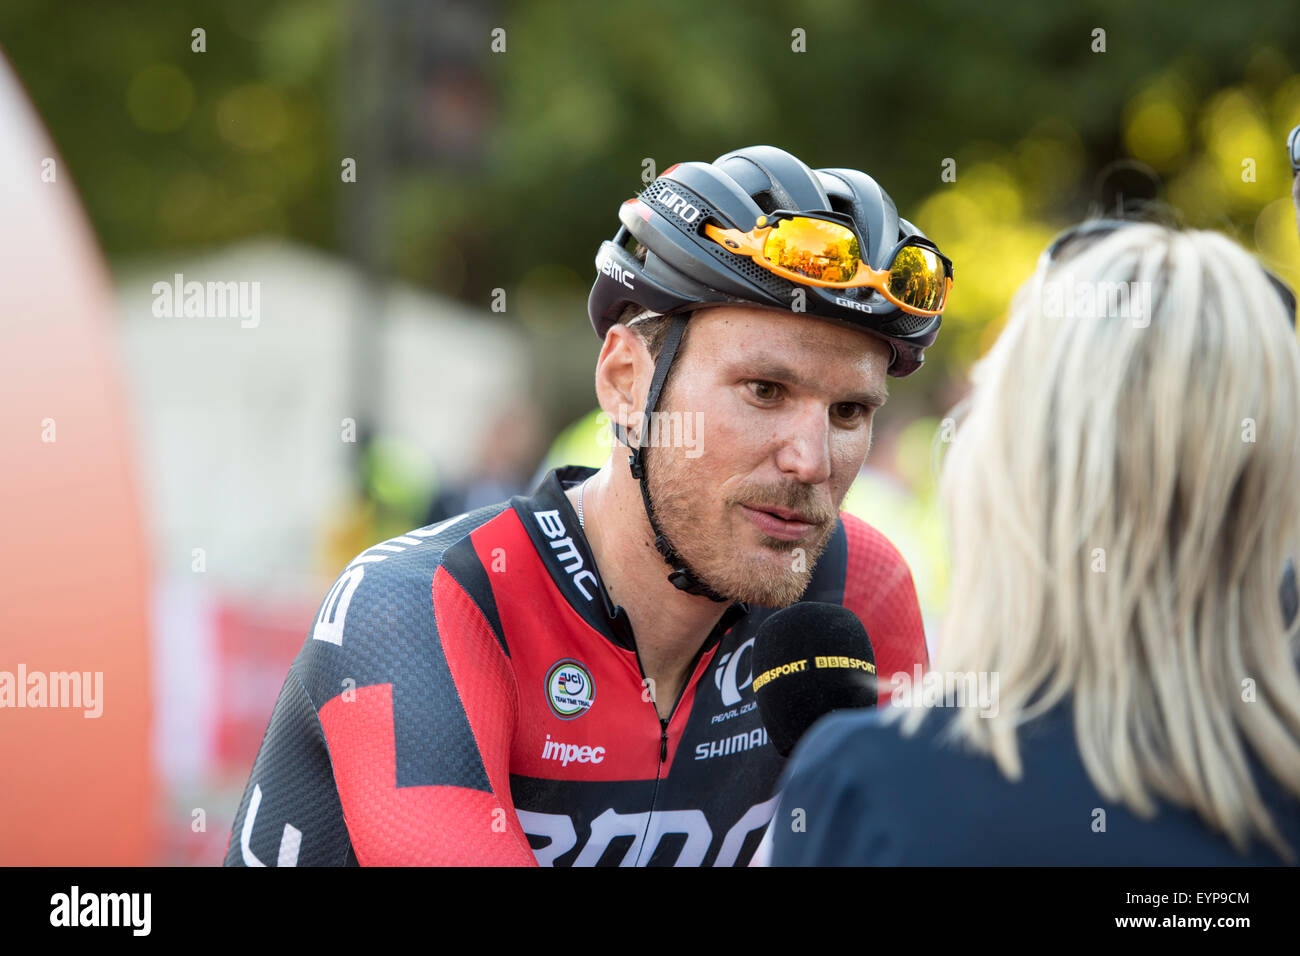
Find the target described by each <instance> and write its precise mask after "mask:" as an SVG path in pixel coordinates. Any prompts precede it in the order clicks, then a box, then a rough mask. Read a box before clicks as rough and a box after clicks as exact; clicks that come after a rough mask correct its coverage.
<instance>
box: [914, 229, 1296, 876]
mask: <svg viewBox="0 0 1300 956" xmlns="http://www.w3.org/2000/svg"><path fill="white" fill-rule="evenodd" d="M1079 244H1080V245H1083V243H1079ZM1116 283H1123V284H1125V285H1124V288H1126V289H1127V298H1128V302H1129V308H1128V310H1127V311H1128V312H1129V313H1130V314H1128V315H1116V314H1114V313H1115V311H1116V309H1115V308H1114V307H1113V306H1114V305H1115V304H1116V303H1117V301H1118V297H1117V296H1116V295H1115V294H1114V291H1113V290H1114V289H1116V288H1119V287H1118V286H1116V285H1115V284H1116ZM1133 283H1136V285H1132V284H1133ZM1088 289H1091V290H1092V292H1093V295H1092V296H1091V300H1092V301H1091V302H1089V301H1088V299H1089V296H1088V295H1087V294H1086V293H1087V290H1088ZM1134 295H1136V296H1137V301H1136V303H1135V302H1134V301H1133V298H1132V297H1133V296H1134ZM1148 304H1149V310H1147V311H1146V315H1145V316H1143V315H1142V312H1143V311H1144V309H1145V306H1146V305H1148ZM1120 311H1124V310H1123V309H1121V310H1120ZM1108 313H1109V314H1108ZM1298 409H1300V348H1297V344H1296V340H1295V333H1294V331H1293V330H1292V328H1291V327H1290V325H1289V324H1288V322H1287V319H1286V316H1285V315H1284V312H1283V309H1282V307H1281V305H1280V301H1279V298H1278V295H1277V293H1276V291H1275V290H1274V289H1273V288H1272V286H1271V285H1270V284H1269V281H1268V279H1267V278H1266V277H1265V275H1264V274H1263V272H1262V270H1261V269H1260V267H1259V265H1258V264H1257V263H1256V262H1255V260H1254V259H1253V258H1252V257H1251V256H1250V255H1249V254H1248V253H1246V252H1245V251H1244V250H1243V249H1241V248H1240V247H1239V246H1238V245H1236V244H1235V243H1234V242H1232V241H1230V240H1229V239H1227V238H1226V237H1224V236H1221V235H1218V234H1215V233H1211V232H1191V231H1189V232H1179V231H1175V230H1171V229H1168V228H1165V227H1162V226H1156V225H1150V224H1131V225H1127V226H1125V227H1123V228H1121V229H1118V230H1117V231H1115V232H1114V233H1113V234H1110V235H1108V236H1105V237H1101V238H1097V239H1094V240H1092V241H1091V242H1090V243H1089V244H1088V245H1087V246H1086V247H1084V248H1083V249H1082V250H1081V251H1079V252H1077V253H1075V254H1073V255H1071V256H1069V257H1067V258H1063V259H1062V260H1061V261H1058V262H1054V263H1049V262H1047V261H1044V262H1042V263H1040V265H1039V268H1038V270H1037V271H1036V272H1035V274H1034V275H1033V276H1032V277H1031V278H1030V280H1029V281H1028V282H1027V283H1026V284H1025V285H1024V286H1023V287H1022V288H1021V290H1020V292H1019V293H1018V294H1017V297H1016V300H1015V302H1014V303H1013V305H1012V308H1011V312H1010V316H1009V319H1008V323H1007V327H1006V330H1005V331H1004V332H1003V333H1002V335H1001V337H1000V338H999V339H998V341H997V343H996V344H995V345H994V347H993V348H992V350H991V351H990V353H989V354H988V355H987V356H986V357H985V358H984V359H983V360H982V361H981V362H980V363H979V364H978V366H977V368H976V372H975V388H974V390H973V392H972V393H971V395H970V396H969V398H968V399H967V400H966V402H964V403H963V408H962V410H961V411H962V412H963V413H964V420H963V421H962V422H961V424H960V426H959V428H958V430H957V436H956V439H955V442H954V443H953V445H952V447H951V449H950V451H949V453H948V457H947V460H946V462H945V464H944V473H943V477H942V482H941V492H942V497H943V501H944V508H945V511H946V513H947V516H948V521H949V528H950V535H951V541H952V572H951V574H952V578H951V592H950V601H949V607H948V611H947V613H946V615H945V628H944V631H943V634H942V636H941V640H940V642H939V647H938V650H937V653H936V660H935V664H934V667H935V669H936V670H938V671H941V672H944V673H950V672H956V673H979V672H988V673H990V674H994V673H996V674H997V676H998V685H997V686H998V687H999V688H1000V690H1001V694H1000V697H999V700H998V702H997V703H998V706H997V709H996V716H993V717H985V716H981V713H980V711H979V709H978V708H975V707H963V708H959V709H958V710H957V711H956V712H955V715H954V718H953V720H952V723H951V724H950V725H949V727H948V733H949V734H950V735H951V736H952V737H955V738H958V739H962V740H964V741H966V742H967V743H969V744H970V745H972V746H973V747H974V748H976V749H977V750H980V751H982V752H985V753H987V754H989V755H991V756H992V758H993V759H994V760H995V761H996V763H997V765H998V767H999V768H1000V769H1001V771H1002V772H1003V774H1004V775H1005V776H1007V777H1008V778H1009V779H1012V780H1015V779H1018V778H1019V776H1020V773H1021V762H1020V754H1019V749H1018V746H1017V740H1016V728H1017V727H1018V726H1019V725H1020V724H1022V723H1024V722H1026V721H1028V720H1031V719H1032V718H1034V717H1036V716H1038V715H1040V714H1042V713H1045V712H1046V711H1048V710H1049V709H1051V708H1052V707H1053V706H1054V705H1056V704H1057V703H1058V702H1060V701H1062V700H1064V699H1066V698H1067V697H1069V698H1070V701H1071V706H1072V710H1073V717H1074V727H1075V735H1076V740H1077V743H1078V747H1079V752H1080V756H1081V758H1082V761H1083V765H1084V767H1085V768H1086V770H1087V772H1088V775H1089V777H1090V778H1091V779H1092V781H1093V783H1094V784H1095V785H1096V787H1097V790H1098V791H1099V792H1100V793H1101V794H1102V795H1103V796H1104V797H1105V798H1106V799H1108V800H1113V801H1120V802H1122V803H1123V804H1125V805H1126V806H1127V807H1129V808H1130V809H1131V810H1132V811H1133V812H1134V813H1136V814H1138V815H1140V816H1143V817H1150V816H1151V815H1153V814H1154V813H1155V810H1156V801H1155V799H1154V797H1155V796H1160V797H1163V798H1165V800H1167V801H1168V802H1170V803H1172V804H1175V805H1179V806H1183V807H1188V808H1191V809H1193V810H1194V811H1195V812H1196V813H1197V814H1199V815H1200V817H1201V818H1202V819H1203V820H1204V821H1205V822H1206V823H1207V824H1208V825H1209V826H1210V827H1212V828H1213V829H1215V830H1218V831H1221V832H1223V833H1225V834H1226V835H1227V836H1228V838H1229V839H1230V840H1231V842H1232V844H1233V845H1234V846H1235V847H1236V848H1237V849H1238V851H1240V852H1245V850H1246V848H1247V847H1248V845H1249V842H1250V839H1251V838H1252V836H1259V837H1262V838H1263V839H1264V840H1266V841H1267V842H1268V843H1269V844H1270V845H1272V846H1273V847H1274V848H1275V849H1276V850H1277V851H1278V852H1279V854H1281V855H1282V857H1283V858H1284V859H1286V860H1288V861H1290V860H1292V859H1294V857H1293V854H1292V852H1291V849H1290V847H1289V846H1288V845H1287V844H1286V842H1285V841H1284V840H1283V838H1282V837H1281V835H1280V833H1279V831H1278V830H1277V828H1276V826H1275V825H1274V822H1273V820H1272V818H1271V816H1270V815H1269V813H1268V812H1267V810H1266V808H1265V805H1264V802H1263V801H1262V800H1261V798H1260V795H1259V792H1258V790H1257V789H1256V785H1255V782H1254V780H1253V778H1252V776H1251V773H1250V768H1249V765H1248V762H1247V760H1248V758H1247V747H1249V748H1250V750H1253V751H1254V753H1255V754H1256V755H1257V757H1258V759H1259V760H1260V761H1261V763H1262V765H1263V767H1264V768H1266V770H1267V771H1268V772H1269V773H1271V774H1272V776H1273V777H1274V778H1276V780H1278V781H1280V782H1281V783H1282V785H1283V786H1284V788H1285V790H1286V791H1289V793H1290V794H1291V795H1293V796H1300V678H1298V677H1297V662H1296V655H1295V642H1296V628H1295V625H1294V624H1293V625H1292V626H1291V627H1290V629H1289V630H1288V628H1287V626H1286V624H1285V623H1284V621H1283V617H1282V611H1281V606H1280V601H1279V584H1280V582H1281V580H1282V575H1283V569H1284V565H1285V561H1286V559H1287V557H1288V556H1289V555H1294V554H1295V549H1296V546H1297V544H1300V419H1298V418H1297V410H1298ZM1252 689H1253V692H1252ZM923 716H924V712H923V711H921V710H919V709H918V710H913V711H909V712H908V713H907V714H906V715H905V716H903V717H902V718H901V719H902V721H903V725H904V731H905V732H907V733H910V732H913V731H915V729H916V727H917V725H918V724H919V723H920V721H921V719H922V717H923Z"/></svg>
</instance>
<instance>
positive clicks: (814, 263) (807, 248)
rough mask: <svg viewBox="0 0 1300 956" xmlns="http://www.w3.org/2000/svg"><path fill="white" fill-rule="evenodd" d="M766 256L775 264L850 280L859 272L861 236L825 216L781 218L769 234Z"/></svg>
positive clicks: (810, 274) (825, 277) (829, 279)
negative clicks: (828, 220) (817, 217)
mask: <svg viewBox="0 0 1300 956" xmlns="http://www.w3.org/2000/svg"><path fill="white" fill-rule="evenodd" d="M763 257H764V258H765V259H767V261H768V262H770V263H771V264H772V265H774V266H780V267H781V268H782V269H788V270H789V271H790V272H795V273H798V274H799V275H801V276H807V277H808V278H809V279H820V280H821V281H823V282H848V281H849V280H850V279H852V278H853V277H854V276H855V275H856V274H857V272H858V262H859V261H860V258H859V257H860V253H859V252H858V237H857V236H855V235H854V234H853V230H852V229H848V228H846V227H845V226H841V225H839V224H838V223H834V222H827V221H826V220H824V219H808V218H806V217H803V216H796V217H794V218H793V219H782V220H781V221H780V222H778V223H777V225H776V228H775V229H773V230H772V231H771V232H769V233H768V234H767V240H766V241H765V242H764V243H763Z"/></svg>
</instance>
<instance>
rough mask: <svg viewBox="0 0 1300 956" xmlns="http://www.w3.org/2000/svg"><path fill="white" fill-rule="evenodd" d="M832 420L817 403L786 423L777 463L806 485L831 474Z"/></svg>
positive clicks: (819, 482)
mask: <svg viewBox="0 0 1300 956" xmlns="http://www.w3.org/2000/svg"><path fill="white" fill-rule="evenodd" d="M830 427H831V426H830V419H829V417H828V413H827V411H826V408H825V407H823V406H818V405H815V404H810V405H809V406H808V407H806V408H804V409H801V410H800V412H799V413H798V414H797V415H794V416H792V417H791V418H790V419H789V420H788V423H787V430H786V432H785V434H784V435H783V436H782V441H781V446H780V448H778V449H777V453H776V465H777V467H778V468H779V469H781V471H782V472H783V473H785V474H788V475H790V476H791V477H792V478H795V479H797V480H799V481H801V482H803V483H804V484H806V485H819V484H822V483H823V482H826V481H829V480H830V477H831V449H830Z"/></svg>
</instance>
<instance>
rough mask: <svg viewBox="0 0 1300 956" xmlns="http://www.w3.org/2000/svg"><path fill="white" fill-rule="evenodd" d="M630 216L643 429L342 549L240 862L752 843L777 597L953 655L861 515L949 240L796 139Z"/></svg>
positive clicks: (623, 297)
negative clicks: (797, 145) (521, 492)
mask: <svg viewBox="0 0 1300 956" xmlns="http://www.w3.org/2000/svg"><path fill="white" fill-rule="evenodd" d="M805 213H806V214H808V215H802V214H805ZM796 214H799V215H796ZM620 220H621V222H622V228H620V229H619V231H618V233H617V235H616V236H615V237H614V239H613V240H612V241H609V242H606V243H604V244H603V246H602V247H601V251H600V254H599V256H598V257H597V269H598V276H597V279H596V283H595V286H594V287H593V289H592V293H591V299H590V303H589V312H590V316H591V319H592V322H593V324H594V326H595V328H596V331H597V333H598V334H599V335H600V336H602V337H603V340H604V345H603V348H602V349H601V352H600V357H599V359H598V361H597V368H596V391H597V395H598V398H599V400H600V404H601V406H602V408H603V409H604V410H605V412H606V413H607V414H608V415H609V416H610V418H611V420H612V421H613V423H614V424H615V429H616V431H617V432H618V434H619V436H620V438H621V439H623V440H625V441H626V442H627V443H628V448H629V450H630V451H631V454H630V455H629V454H628V453H627V452H626V451H624V452H622V453H620V452H619V451H617V450H616V451H615V452H614V453H613V454H612V455H611V456H610V458H609V460H608V461H607V462H606V463H605V465H604V467H603V468H601V469H599V470H596V469H591V468H579V467H563V468H557V469H556V470H554V471H552V472H551V473H550V474H548V475H547V477H546V479H545V480H544V481H543V482H542V483H541V484H540V485H539V486H538V488H537V489H536V491H535V492H534V494H533V495H532V496H530V497H523V496H519V497H515V498H513V499H511V500H510V501H509V502H503V503H501V504H497V505H492V506H489V507H484V508H480V509H478V510H476V511H473V512H470V513H468V514H464V515H460V516H457V517H455V518H451V519H448V520H447V521H443V522H441V523H439V524H436V525H432V526H429V527H425V528H420V529H417V530H414V531H411V532H409V533H407V534H405V535H402V536H399V537H397V538H394V539H392V540H390V541H387V542H384V543H382V544H378V545H375V546H374V547H372V548H369V549H367V550H366V551H364V552H362V553H361V554H360V555H358V556H357V557H356V558H355V559H354V560H353V561H352V563H351V564H349V565H348V566H347V568H345V569H344V571H343V573H342V574H341V575H340V577H339V579H338V580H337V581H336V582H335V584H334V586H333V588H332V589H331V590H330V592H329V593H328V594H327V595H326V597H325V600H324V602H323V603H322V605H321V609H320V612H319V615H318V618H317V620H316V622H315V625H314V627H313V628H312V630H311V633H310V634H309V635H308V637H307V640H306V641H305V643H304V646H303V649H302V651H301V653H300V654H299V655H298V657H297V658H296V659H295V661H294V662H293V665H292V666H291V668H290V672H289V676H288V679H287V680H286V682H285V685H284V688H283V689H282V691H281V694H280V698H279V700H278V701H277V703H276V707H275V710H274V713H273V714H272V717H271V721H270V725H269V727H268V729H267V733H266V737H265V739H264V740H263V743H262V747H261V750H260V752H259V754H258V757H257V760H256V762H255V763H254V766H253V771H252V774H251V776H250V779H249V782H248V786H247V789H246V791H245V793H244V797H243V799H242V801H241V802H240V806H239V810H238V813H237V815H236V818H235V825H234V829H233V832H232V834H231V841H230V845H229V850H228V853H227V859H226V862H227V864H228V865H240V864H246V865H271V864H278V865H293V864H324V865H343V864H365V865H371V864H404V863H405V864H534V863H541V864H544V865H545V864H558V865H570V864H572V865H593V864H623V865H645V864H676V865H698V864H707V865H734V864H745V863H747V862H749V859H750V858H751V857H752V856H753V853H754V850H755V848H756V846H757V845H758V843H759V840H760V839H761V837H762V834H763V831H764V828H765V827H766V824H767V822H768V820H769V819H770V817H771V814H772V811H773V807H774V805H775V799H774V796H773V793H772V788H773V785H774V783H775V782H776V780H777V779H778V777H779V775H780V772H781V769H782V766H783V764H784V761H783V760H782V758H781V757H780V756H779V755H778V754H777V752H776V750H775V748H774V747H773V746H772V745H771V743H770V742H769V741H768V739H767V734H766V731H765V730H764V728H763V726H762V723H761V720H760V718H759V715H758V712H757V709H756V707H755V704H754V699H753V692H752V690H751V688H750V684H751V682H752V679H753V674H752V660H753V653H752V650H753V640H754V635H755V631H756V629H757V627H758V625H759V624H760V623H761V622H762V620H764V619H765V618H766V617H767V616H768V615H769V614H771V613H772V611H773V609H775V608H779V607H782V606H785V605H788V604H791V603H793V602H795V601H797V600H809V601H828V602H834V603H839V604H843V605H844V606H846V607H848V608H850V609H851V610H853V611H854V612H855V613H856V614H857V615H858V616H859V617H860V618H861V620H862V622H863V624H864V625H865V627H866V629H867V633H868V635H869V637H870V639H871V641H872V644H873V647H874V651H875V656H876V662H877V667H878V670H879V671H880V672H883V673H885V674H889V673H893V672H896V671H906V672H909V673H910V672H911V671H912V669H913V668H914V666H916V665H921V666H924V665H925V664H926V663H927V657H926V650H925V640H924V635H923V632H922V627H921V616H920V611H919V608H918V605H917V598H916V592H915V589H914V588H913V585H912V579H911V575H910V573H909V571H908V568H907V566H906V564H905V563H904V562H903V560H902V558H901V557H900V556H899V554H898V552H897V551H896V550H895V549H894V548H893V546H892V545H891V544H890V543H889V542H888V541H887V540H885V538H884V537H883V536H882V535H880V534H879V533H877V532H876V531H874V530H873V529H872V528H870V527H869V526H867V525H866V524H865V523H863V522H861V521H860V520H858V519H856V518H853V517H852V516H850V515H847V514H840V513H838V511H837V508H838V505H839V503H840V501H841V500H842V498H843V497H844V494H845V492H846V491H847V489H848V487H849V484H850V483H851V482H852V480H853V478H854V476H855V475H856V474H857V473H858V470H859V468H860V467H861V465H862V462H863V459H864V458H865V456H866V454H867V450H868V446H869V444H870V437H871V420H872V415H873V413H874V411H875V409H876V408H878V407H879V406H880V405H881V404H882V403H883V402H884V400H885V377H886V375H887V374H888V375H895V376H901V375H906V374H909V373H910V372H912V371H914V370H915V369H916V368H917V367H918V366H919V365H920V363H921V361H922V359H923V349H924V347H925V346H927V345H929V344H930V343H932V342H933V341H934V338H935V336H936V334H937V332H938V327H939V314H940V313H941V311H942V308H943V305H944V303H945V301H946V296H947V292H948V289H949V287H950V286H951V276H952V268H951V263H949V262H948V260H947V259H946V258H944V257H943V256H942V255H940V254H939V253H938V251H937V249H935V248H934V246H933V244H932V243H930V242H929V240H928V239H926V238H925V237H924V236H923V235H922V234H921V233H920V231H919V230H917V229H916V228H915V227H914V226H912V225H911V224H910V223H908V222H907V221H906V220H903V219H900V218H899V217H898V215H897V212H896V210H895V207H894V204H893V202H892V200H890V198H889V196H888V195H887V194H886V193H885V192H884V191H883V190H882V189H881V188H880V187H879V186H878V185H877V184H876V183H875V182H874V181H873V180H872V179H871V178H870V177H868V176H867V175H865V174H864V173H861V172H858V171H856V170H848V169H825V170H817V171H814V170H811V169H809V168H808V167H807V166H805V165H804V164H803V163H802V162H800V161H799V160H798V159H796V158H795V157H793V156H791V155H790V154H788V153H786V152H784V151H782V150H779V149H776V148H774V147H771V146H754V147H749V148H746V149H741V150H737V151H734V152H732V153H728V154H726V155H724V156H722V157H720V158H719V159H717V160H716V161H715V162H714V163H712V164H709V163H683V164H678V165H676V166H673V167H672V168H670V169H668V170H666V171H665V172H664V174H663V175H662V176H660V177H659V178H658V179H656V180H655V181H654V182H653V183H651V184H650V186H649V187H648V188H647V189H646V190H645V192H644V193H643V194H642V195H641V196H639V197H638V198H636V199H631V200H628V201H627V202H626V203H624V204H623V206H622V208H621V210H620ZM768 240H771V241H768ZM629 247H631V248H629ZM814 273H815V274H814ZM818 275H821V276H835V279H833V280H831V279H826V278H821V279H818V278H817V276H818ZM845 276H848V277H849V278H847V279H845V278H844V277H845ZM688 318H689V323H688V321H687V320H688ZM688 328H689V332H690V334H689V335H686V331H687V329H688ZM863 333H866V334H863ZM670 370H671V371H672V372H673V375H672V376H671V378H670V377H669V372H670ZM642 410H644V411H642ZM665 564H666V565H667V568H665ZM666 571H667V573H665V572H666ZM886 699H887V697H886Z"/></svg>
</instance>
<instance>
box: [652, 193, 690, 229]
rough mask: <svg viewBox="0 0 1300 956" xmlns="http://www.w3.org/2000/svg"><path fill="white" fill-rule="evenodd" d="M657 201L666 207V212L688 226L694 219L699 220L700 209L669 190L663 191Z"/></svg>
mask: <svg viewBox="0 0 1300 956" xmlns="http://www.w3.org/2000/svg"><path fill="white" fill-rule="evenodd" d="M659 201H660V202H661V203H663V204H664V205H665V206H667V207H668V211H669V212H671V213H673V214H674V215H675V216H677V218H679V219H681V221H682V222H684V223H686V224H687V225H690V224H691V223H693V222H694V221H695V220H696V219H699V218H700V208H699V207H698V206H692V205H691V204H690V203H688V202H687V201H686V200H685V199H683V198H682V197H681V196H679V195H677V194H676V193H675V192H673V191H672V190H671V189H665V190H664V192H663V195H662V196H660V197H659Z"/></svg>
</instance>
